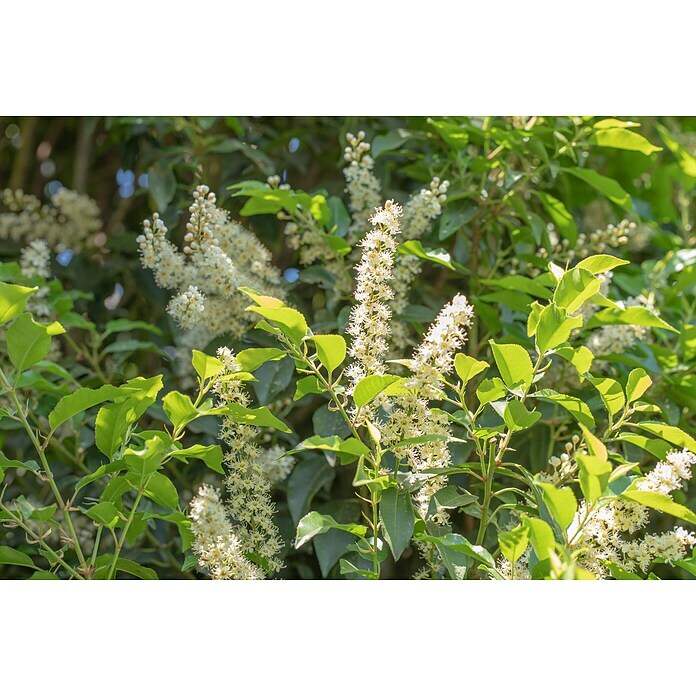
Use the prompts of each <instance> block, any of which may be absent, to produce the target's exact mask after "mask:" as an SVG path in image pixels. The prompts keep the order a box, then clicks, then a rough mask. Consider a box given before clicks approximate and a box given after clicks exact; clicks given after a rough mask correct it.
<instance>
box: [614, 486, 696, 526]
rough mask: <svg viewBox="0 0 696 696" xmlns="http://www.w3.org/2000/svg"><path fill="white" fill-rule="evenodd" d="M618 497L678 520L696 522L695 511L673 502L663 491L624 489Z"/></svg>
mask: <svg viewBox="0 0 696 696" xmlns="http://www.w3.org/2000/svg"><path fill="white" fill-rule="evenodd" d="M619 498H622V499H623V500H630V501H632V502H634V503H639V504H640V505H645V507H649V508H652V509H653V510H659V511H660V512H666V513H667V514H668V515H672V516H673V517H678V518H679V519H680V520H686V521H687V522H691V524H696V513H694V512H693V511H692V510H689V508H688V507H685V506H684V505H680V504H679V503H675V502H674V501H673V500H672V499H671V498H670V497H669V496H668V495H664V494H663V493H653V492H652V491H637V490H634V489H633V490H632V489H628V490H626V491H624V492H623V493H622V494H621V495H620V496H619Z"/></svg>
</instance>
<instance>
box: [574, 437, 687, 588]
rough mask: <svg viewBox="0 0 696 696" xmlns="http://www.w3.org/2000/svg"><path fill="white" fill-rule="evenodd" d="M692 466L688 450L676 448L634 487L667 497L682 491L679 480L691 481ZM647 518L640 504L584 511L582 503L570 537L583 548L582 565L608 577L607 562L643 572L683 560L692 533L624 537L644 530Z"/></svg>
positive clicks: (679, 531)
mask: <svg viewBox="0 0 696 696" xmlns="http://www.w3.org/2000/svg"><path fill="white" fill-rule="evenodd" d="M694 465H696V456H695V455H694V454H693V453H691V452H689V451H688V450H686V449H685V450H682V451H678V450H674V451H672V452H669V453H668V454H667V455H666V457H665V459H664V461H661V462H659V463H658V464H657V465H656V466H655V468H654V469H653V470H652V471H651V472H650V473H648V474H647V475H646V476H645V477H644V478H643V479H639V480H638V481H637V482H636V484H635V487H636V489H637V490H641V491H651V492H655V493H662V494H663V495H669V494H670V493H672V491H674V490H677V489H679V488H681V486H682V481H683V480H687V479H690V478H691V475H692V468H693V467H694ZM648 520H649V512H648V508H646V507H644V506H643V505H640V504H638V503H634V502H629V501H612V502H610V503H608V504H607V505H604V506H602V507H598V508H594V509H590V510H589V511H588V508H587V506H586V505H585V503H584V502H583V503H582V504H581V505H580V507H579V509H578V512H577V514H576V517H575V520H574V522H573V524H571V526H570V527H569V529H568V535H569V538H571V539H573V543H574V545H575V546H576V547H578V548H581V549H582V553H581V555H580V558H579V562H580V564H581V565H582V566H583V567H585V568H586V569H587V570H589V571H591V572H592V573H594V574H595V575H597V576H598V577H604V576H605V575H606V572H607V570H606V565H605V564H606V563H607V562H608V563H614V564H616V565H618V566H620V567H621V568H624V569H625V570H628V571H635V570H636V569H640V570H642V571H643V572H647V570H648V568H649V567H650V564H651V563H652V562H653V561H654V560H655V559H656V558H661V559H663V560H665V561H667V562H673V561H676V560H679V559H681V558H684V556H685V555H686V552H687V549H689V548H691V547H693V546H694V545H696V535H695V534H693V533H690V532H687V531H686V530H684V529H683V528H681V527H677V528H676V529H674V530H672V531H670V532H665V533H663V534H647V535H645V536H643V537H642V538H640V537H638V538H633V539H630V538H626V536H625V535H626V534H635V533H637V532H639V531H640V530H641V529H643V528H644V527H645V525H646V524H647V523H648Z"/></svg>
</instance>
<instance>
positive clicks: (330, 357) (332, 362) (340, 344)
mask: <svg viewBox="0 0 696 696" xmlns="http://www.w3.org/2000/svg"><path fill="white" fill-rule="evenodd" d="M311 338H312V340H313V341H314V345H315V346H316V348H317V356H318V358H319V362H321V364H322V365H323V366H324V367H325V368H326V370H327V372H328V373H329V375H330V374H331V373H332V372H333V371H334V370H335V369H336V368H337V367H339V366H340V365H341V363H342V362H343V361H344V360H345V359H346V342H345V339H344V338H343V336H321V335H314V336H312V337H311Z"/></svg>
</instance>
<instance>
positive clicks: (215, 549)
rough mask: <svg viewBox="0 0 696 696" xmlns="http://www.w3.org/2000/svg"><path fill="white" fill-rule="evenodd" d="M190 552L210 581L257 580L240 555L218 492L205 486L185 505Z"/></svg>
mask: <svg viewBox="0 0 696 696" xmlns="http://www.w3.org/2000/svg"><path fill="white" fill-rule="evenodd" d="M189 518H190V519H191V533H192V534H193V537H194V541H193V544H192V549H193V552H194V553H195V554H196V556H198V565H199V566H200V567H202V568H205V569H206V570H207V571H208V572H209V573H210V576H211V577H212V578H213V579H214V580H260V579H262V578H263V574H262V573H261V570H260V569H259V568H258V567H257V566H255V565H254V564H253V563H251V561H249V560H248V559H247V558H246V556H245V555H244V553H243V546H242V543H241V542H240V540H239V538H238V537H237V535H236V534H235V532H234V529H233V527H232V524H231V523H230V520H229V519H228V517H227V511H226V510H225V506H224V504H223V502H222V500H221V499H220V492H219V491H217V490H215V489H214V488H213V487H212V486H210V485H208V484H205V485H203V486H201V487H200V488H199V490H198V495H197V496H196V497H195V498H193V499H192V500H191V502H190V504H189Z"/></svg>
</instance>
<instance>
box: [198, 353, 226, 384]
mask: <svg viewBox="0 0 696 696" xmlns="http://www.w3.org/2000/svg"><path fill="white" fill-rule="evenodd" d="M191 364H192V365H193V369H194V370H195V371H196V373H197V374H198V376H199V377H200V378H201V379H202V380H204V381H205V380H207V379H210V378H211V377H215V375H218V374H220V372H222V370H223V369H224V367H225V366H224V365H223V364H222V361H220V360H218V359H217V358H216V357H214V356H212V355H206V354H205V353H201V351H200V350H194V351H192V358H191Z"/></svg>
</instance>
